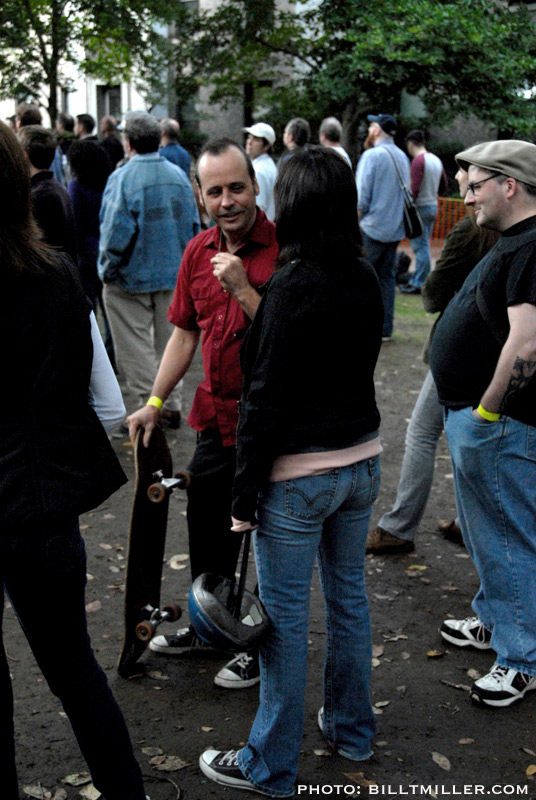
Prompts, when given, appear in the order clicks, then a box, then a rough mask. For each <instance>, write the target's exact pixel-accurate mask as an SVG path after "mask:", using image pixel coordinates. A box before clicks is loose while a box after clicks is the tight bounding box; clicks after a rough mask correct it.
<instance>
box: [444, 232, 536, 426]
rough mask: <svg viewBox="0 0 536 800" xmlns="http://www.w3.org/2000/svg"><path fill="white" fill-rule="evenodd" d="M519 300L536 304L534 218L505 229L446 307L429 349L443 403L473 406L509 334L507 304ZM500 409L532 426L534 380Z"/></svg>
mask: <svg viewBox="0 0 536 800" xmlns="http://www.w3.org/2000/svg"><path fill="white" fill-rule="evenodd" d="M520 303H533V304H534V305H536V217H530V218H529V219H526V220H523V222H519V223H517V225H513V226H512V227H511V228H509V229H508V230H507V231H504V232H503V234H502V236H501V238H500V239H499V241H498V242H497V244H496V245H495V247H493V248H492V250H490V252H489V253H488V254H487V255H486V256H484V258H483V259H482V260H481V261H480V262H479V263H478V264H477V265H476V267H475V268H474V270H473V271H472V272H471V273H470V274H469V276H468V277H467V279H466V281H465V283H464V284H463V286H462V288H461V289H460V291H459V292H458V294H457V295H456V296H455V297H454V298H453V299H452V300H451V302H450V303H449V305H448V306H447V308H446V310H445V313H444V314H443V317H442V319H441V321H440V322H439V325H438V326H437V329H436V332H435V336H434V340H433V343H432V349H431V351H430V367H431V370H432V374H433V376H434V381H435V383H436V386H437V391H438V395H439V401H440V403H441V404H442V405H444V406H446V407H447V408H465V407H466V406H472V407H475V408H476V406H477V405H478V403H479V402H480V399H481V397H482V395H483V394H484V392H485V390H486V389H487V387H488V386H489V384H490V383H491V380H492V378H493V374H494V372H495V368H496V366H497V361H498V360H499V355H500V352H501V350H502V347H503V345H504V343H505V342H506V339H507V338H508V333H509V330H510V326H509V322H508V307H509V306H514V305H518V304H520ZM505 413H506V414H507V415H508V416H510V417H513V418H514V419H518V420H520V421H521V422H525V423H527V424H529V425H534V426H536V381H535V380H534V379H532V381H531V382H530V383H529V385H528V386H527V387H526V388H525V389H523V390H522V391H521V392H519V394H517V395H516V396H515V398H514V399H512V400H511V401H510V402H509V404H508V407H507V409H506V411H505Z"/></svg>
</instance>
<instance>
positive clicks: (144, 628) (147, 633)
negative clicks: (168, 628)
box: [136, 621, 156, 642]
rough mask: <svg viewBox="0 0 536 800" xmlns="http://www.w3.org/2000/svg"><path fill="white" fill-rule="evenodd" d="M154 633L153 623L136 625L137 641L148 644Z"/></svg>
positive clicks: (154, 626)
mask: <svg viewBox="0 0 536 800" xmlns="http://www.w3.org/2000/svg"><path fill="white" fill-rule="evenodd" d="M155 631H156V625H155V624H154V622H149V621H147V622H139V623H138V624H137V625H136V636H137V637H138V639H141V641H142V642H150V641H151V639H152V638H153V636H154V633H155Z"/></svg>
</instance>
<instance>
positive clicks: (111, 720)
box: [0, 519, 145, 800]
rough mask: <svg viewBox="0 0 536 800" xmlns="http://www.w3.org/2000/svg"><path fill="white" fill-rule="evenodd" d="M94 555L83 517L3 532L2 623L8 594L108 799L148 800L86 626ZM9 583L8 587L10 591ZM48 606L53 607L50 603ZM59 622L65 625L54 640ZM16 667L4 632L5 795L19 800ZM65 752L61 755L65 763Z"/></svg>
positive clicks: (0, 756) (0, 718)
mask: <svg viewBox="0 0 536 800" xmlns="http://www.w3.org/2000/svg"><path fill="white" fill-rule="evenodd" d="M85 583H86V554H85V547H84V542H83V539H82V537H81V536H80V532H79V528H78V521H77V520H76V519H74V520H69V521H65V522H63V523H56V524H54V525H48V526H47V525H45V524H43V523H39V524H38V523H35V524H34V525H29V524H26V525H25V528H24V530H22V529H20V530H16V531H13V530H12V531H5V530H3V531H2V533H1V535H0V625H1V617H2V612H3V608H4V592H3V588H4V587H5V590H6V591H7V594H8V596H9V599H10V601H11V604H12V606H13V608H14V609H15V612H16V614H17V617H18V619H19V622H20V624H21V626H22V628H23V630H24V633H25V634H26V638H27V639H28V642H29V644H30V647H31V648H32V651H33V654H34V656H35V659H36V661H37V663H38V665H39V667H40V669H41V671H42V673H43V675H44V676H45V678H46V680H47V683H48V685H49V687H50V689H51V691H52V692H53V693H54V694H55V695H56V696H57V697H58V698H59V700H60V701H61V703H62V705H63V708H64V710H65V712H66V714H67V716H68V718H69V721H70V723H71V725H72V727H73V730H74V733H75V736H76V738H77V740H78V744H79V746H80V750H81V751H82V754H83V756H84V758H85V759H86V762H87V765H88V767H89V770H90V772H91V777H92V779H93V783H94V784H95V786H96V787H97V788H98V789H99V790H100V791H101V792H102V795H103V798H106V800H145V792H144V789H143V782H142V778H141V772H140V768H139V765H138V763H137V761H136V759H135V757H134V754H133V752H132V746H131V743H130V737H129V734H128V731H127V728H126V725H125V721H124V719H123V715H122V714H121V711H120V709H119V706H118V705H117V702H116V701H115V698H114V696H113V695H112V692H111V691H110V688H109V686H108V682H107V680H106V676H105V674H104V672H103V671H102V669H101V668H100V666H99V665H98V663H97V661H96V660H95V656H94V655H93V651H92V649H91V644H90V641H89V636H88V633H87V626H86V610H85V599H84V594H85V593H84V589H85ZM2 584H3V587H2ZM43 604H45V606H44V605H43ZM45 614H48V616H49V623H51V622H52V621H53V620H57V621H58V622H61V628H58V630H56V631H55V635H52V636H51V630H52V631H53V630H54V625H52V629H51V625H50V624H49V623H47V620H46V617H45ZM13 737H14V730H13V696H12V692H11V680H10V676H9V666H8V663H7V659H6V654H5V650H4V645H3V642H2V638H1V635H0V761H1V763H2V768H3V769H2V797H3V798H4V800H18V797H19V791H18V786H17V775H16V769H15V747H14V741H13ZM59 757H60V754H59V753H58V759H59Z"/></svg>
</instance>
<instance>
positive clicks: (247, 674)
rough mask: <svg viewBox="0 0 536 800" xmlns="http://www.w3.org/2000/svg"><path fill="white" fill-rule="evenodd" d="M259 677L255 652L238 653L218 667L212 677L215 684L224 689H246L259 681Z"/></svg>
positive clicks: (257, 657) (257, 659)
mask: <svg viewBox="0 0 536 800" xmlns="http://www.w3.org/2000/svg"><path fill="white" fill-rule="evenodd" d="M260 679H261V675H260V670H259V656H258V655H257V653H255V654H254V655H250V654H249V653H239V654H238V655H237V656H235V657H234V658H233V659H232V661H229V663H228V664H226V665H225V666H224V667H222V669H220V671H219V672H218V674H217V675H216V677H215V678H214V683H215V684H216V686H223V688H224V689H248V688H249V687H250V686H255V684H256V683H259V682H260Z"/></svg>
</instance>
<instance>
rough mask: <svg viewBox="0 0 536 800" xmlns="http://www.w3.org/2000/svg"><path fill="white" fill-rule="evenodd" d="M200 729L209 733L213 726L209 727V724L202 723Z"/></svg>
mask: <svg viewBox="0 0 536 800" xmlns="http://www.w3.org/2000/svg"><path fill="white" fill-rule="evenodd" d="M201 730H202V731H205V733H210V731H213V730H214V728H211V727H210V726H209V725H202V726H201Z"/></svg>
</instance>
